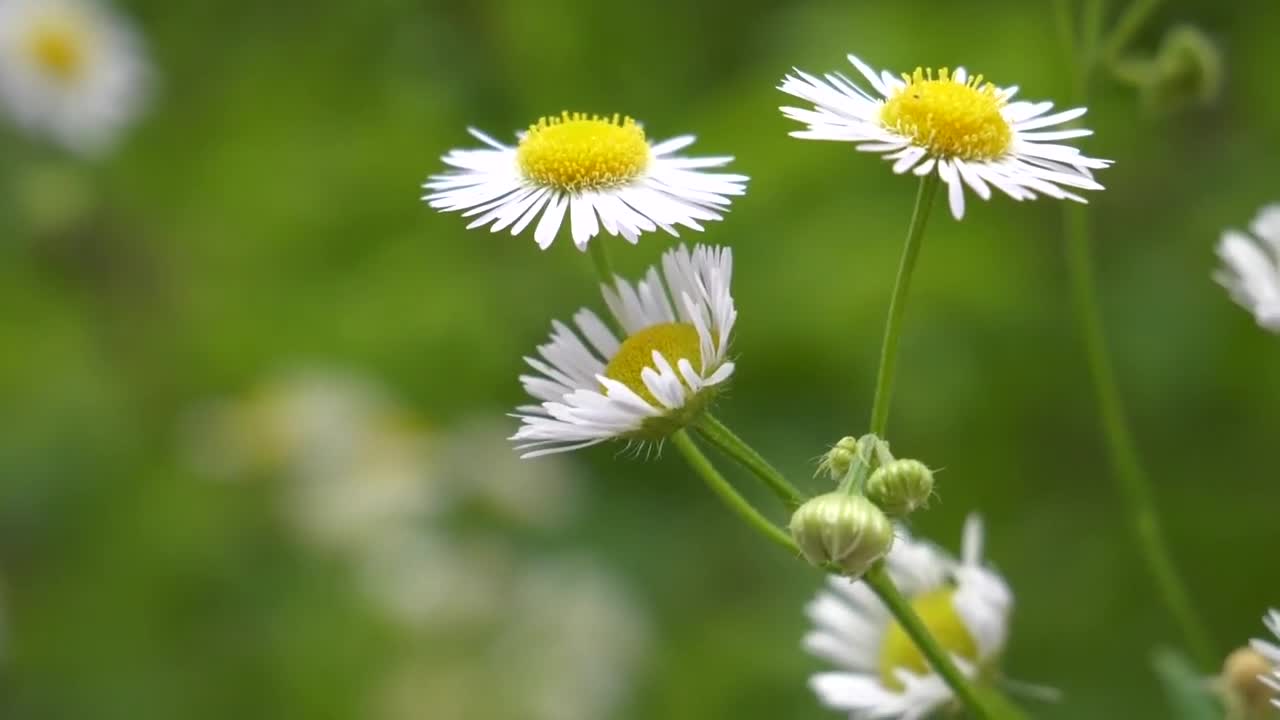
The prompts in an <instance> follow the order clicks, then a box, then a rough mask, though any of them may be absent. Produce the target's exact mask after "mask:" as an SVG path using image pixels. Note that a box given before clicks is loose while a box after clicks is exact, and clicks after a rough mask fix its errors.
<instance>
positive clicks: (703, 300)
mask: <svg viewBox="0 0 1280 720" xmlns="http://www.w3.org/2000/svg"><path fill="white" fill-rule="evenodd" d="M732 273H733V255H732V254H731V252H730V251H729V249H728V248H717V247H707V246H703V245H699V246H697V247H695V248H694V250H693V252H692V253H691V252H689V250H688V249H687V248H685V247H684V246H683V245H682V246H680V247H678V248H675V249H673V250H668V251H667V252H666V253H665V254H663V256H662V274H661V275H659V273H658V268H657V267H652V268H650V269H649V272H648V273H647V274H646V275H645V279H644V280H642V281H641V282H638V283H636V284H635V285H632V284H631V283H628V282H627V281H625V280H623V279H622V278H615V285H614V286H613V287H612V288H611V287H608V286H606V285H602V286H601V291H602V292H603V293H604V299H605V303H606V304H607V305H608V306H609V309H610V310H611V311H612V312H613V315H614V316H615V317H616V318H617V319H618V321H619V323H620V324H621V325H622V328H623V330H624V331H625V332H626V337H625V338H623V339H622V340H619V339H618V337H617V336H615V335H614V333H613V332H612V331H610V330H609V327H608V326H607V325H605V323H604V322H603V321H601V319H600V318H599V316H597V315H596V314H595V313H593V312H592V311H590V310H587V309H582V310H579V311H578V313H577V314H576V315H574V317H573V320H574V323H575V324H576V325H577V332H574V330H572V329H570V328H569V326H567V325H565V324H564V323H561V322H559V321H556V322H554V323H552V333H551V339H550V340H549V341H548V342H547V343H546V344H545V345H540V346H539V347H538V357H526V358H525V361H526V362H527V363H528V364H529V366H530V367H532V368H533V369H534V370H535V371H536V374H533V375H523V376H521V377H520V381H521V383H523V385H524V389H525V391H526V392H528V393H529V394H530V395H532V396H533V397H534V398H535V399H537V400H539V401H541V403H542V404H541V405H526V406H523V407H520V408H518V410H517V412H516V414H515V417H518V418H520V420H521V422H522V425H521V427H520V429H519V431H518V432H516V434H515V435H514V436H513V437H512V438H511V439H512V440H515V441H516V442H517V445H516V449H517V450H521V451H525V452H524V455H523V457H536V456H539V455H546V454H549V453H556V452H566V451H570V450H577V449H579V448H584V447H587V446H590V445H596V444H598V443H602V442H605V441H606V440H628V441H638V442H641V443H643V442H661V441H662V439H664V438H665V437H667V436H668V435H670V434H671V433H673V432H675V431H676V430H678V429H680V428H682V427H684V426H685V425H687V424H688V423H689V422H690V421H691V420H693V419H694V418H696V417H697V416H698V414H699V413H700V412H701V411H702V410H704V409H705V408H706V407H707V405H708V404H709V403H710V402H711V400H712V398H714V397H715V395H716V393H717V391H718V390H719V389H720V386H721V385H722V384H723V383H724V382H725V381H727V380H728V379H729V377H730V376H731V375H732V374H733V363H732V362H728V361H727V360H726V355H727V353H728V350H729V340H730V334H731V332H732V331H733V323H734V321H735V320H736V319H737V317H738V312H737V310H735V309H734V305H733V297H732V296H731V295H730V294H729V281H730V277H731V275H732ZM583 338H585V339H586V342H583Z"/></svg>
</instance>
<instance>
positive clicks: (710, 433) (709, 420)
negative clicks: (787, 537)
mask: <svg viewBox="0 0 1280 720" xmlns="http://www.w3.org/2000/svg"><path fill="white" fill-rule="evenodd" d="M694 429H696V430H697V431H698V434H700V435H702V437H703V438H705V439H706V440H707V442H709V443H711V444H712V445H714V446H715V447H716V449H718V450H719V451H720V452H723V453H724V454H725V455H728V456H729V457H731V458H733V459H734V460H736V461H737V462H738V463H739V464H740V465H742V466H743V467H745V468H747V469H748V470H750V471H751V472H752V473H755V475H756V477H758V478H760V479H761V480H762V481H764V484H765V485H767V486H769V489H770V490H771V491H773V494H774V495H777V496H778V499H779V500H781V501H782V502H783V503H784V504H785V505H786V506H787V510H791V511H794V510H795V509H796V508H798V507H800V505H801V504H803V503H804V501H805V500H806V497H805V494H804V493H802V492H800V490H799V489H797V488H796V486H794V485H792V484H791V483H790V482H788V481H787V479H786V478H785V477H783V475H782V473H781V472H778V470H777V468H775V467H774V466H772V465H770V464H769V461H768V460H765V459H764V457H763V456H762V455H760V453H758V452H756V450H755V448H753V447H751V446H750V445H748V444H747V443H746V441H744V440H743V439H742V438H740V437H738V436H737V435H736V434H734V432H733V431H732V430H730V429H729V428H728V427H726V426H725V424H724V423H722V422H720V421H719V420H717V419H716V418H715V417H714V416H712V414H711V413H709V412H704V413H703V414H702V417H701V418H699V419H698V422H697V423H696V424H695V425H694Z"/></svg>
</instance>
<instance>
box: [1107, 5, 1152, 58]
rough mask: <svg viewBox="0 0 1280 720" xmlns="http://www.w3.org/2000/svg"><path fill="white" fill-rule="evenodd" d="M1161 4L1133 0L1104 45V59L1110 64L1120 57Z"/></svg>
mask: <svg viewBox="0 0 1280 720" xmlns="http://www.w3.org/2000/svg"><path fill="white" fill-rule="evenodd" d="M1160 2H1161V0H1133V2H1131V3H1129V7H1127V8H1125V11H1124V13H1123V14H1122V15H1120V19H1119V20H1117V21H1116V24H1115V27H1113V28H1112V29H1111V32H1110V33H1109V34H1108V35H1107V38H1106V40H1105V41H1104V42H1103V43H1102V52H1101V57H1102V59H1103V60H1105V61H1108V62H1109V61H1111V60H1114V59H1116V58H1117V57H1119V56H1120V53H1122V52H1124V49H1125V48H1126V47H1128V46H1129V43H1130V42H1132V41H1133V36H1134V35H1137V34H1138V31H1139V30H1141V29H1142V26H1143V25H1146V24H1147V20H1149V19H1150V18H1151V14H1152V13H1154V12H1155V11H1156V9H1157V8H1159V7H1160Z"/></svg>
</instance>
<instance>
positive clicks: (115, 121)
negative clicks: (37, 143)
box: [0, 0, 149, 154]
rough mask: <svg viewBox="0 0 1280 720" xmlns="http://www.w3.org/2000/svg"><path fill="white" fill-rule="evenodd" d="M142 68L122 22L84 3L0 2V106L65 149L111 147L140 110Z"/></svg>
mask: <svg viewBox="0 0 1280 720" xmlns="http://www.w3.org/2000/svg"><path fill="white" fill-rule="evenodd" d="M148 74H149V73H148V66H147V63H146V60H145V58H144V57H143V54H142V50H141V47H140V44H139V42H138V40H137V38H136V36H135V35H134V33H133V30H132V29H131V28H130V27H129V25H128V24H127V23H126V22H125V20H124V19H123V18H121V17H119V16H117V15H115V14H113V13H111V12H110V11H108V10H107V9H106V8H105V7H104V6H103V5H101V4H99V3H97V2H93V1H91V0H0V104H2V105H4V106H5V108H6V109H7V110H8V112H9V114H10V115H11V116H12V117H13V119H14V120H15V121H16V122H17V123H18V124H19V125H21V126H23V127H25V128H27V129H28V130H31V131H33V132H40V133H43V134H45V135H48V136H50V137H52V138H53V139H55V140H56V141H57V142H59V143H61V144H62V145H64V146H66V147H68V148H69V149H71V150H73V151H76V152H81V153H86V154H89V153H95V152H99V151H101V150H104V149H105V148H106V147H107V146H109V145H110V143H111V141H112V140H113V139H114V138H115V136H116V134H117V133H118V131H119V130H120V129H121V128H122V127H123V126H124V125H126V124H128V123H129V122H130V121H131V120H132V119H133V118H134V116H135V115H136V114H137V112H138V110H139V109H140V108H141V105H142V100H143V97H144V95H145V89H146V84H147V83H146V81H147V76H148Z"/></svg>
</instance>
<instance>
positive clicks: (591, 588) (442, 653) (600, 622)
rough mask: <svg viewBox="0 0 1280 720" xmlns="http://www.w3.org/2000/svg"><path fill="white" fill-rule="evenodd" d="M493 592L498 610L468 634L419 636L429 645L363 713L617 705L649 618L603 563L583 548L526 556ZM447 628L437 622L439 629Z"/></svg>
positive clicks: (600, 710) (538, 719)
mask: <svg viewBox="0 0 1280 720" xmlns="http://www.w3.org/2000/svg"><path fill="white" fill-rule="evenodd" d="M494 600H495V601H496V602H498V603H500V604H501V613H500V615H499V616H498V617H497V618H496V619H495V620H494V621H493V622H492V623H491V624H489V625H488V626H484V627H476V626H469V627H468V628H467V631H466V635H465V637H466V638H467V640H466V641H465V642H461V643H459V642H453V643H449V642H436V643H430V642H420V643H417V644H416V647H419V648H423V649H427V650H428V651H429V653H428V654H425V655H424V656H421V657H418V658H415V659H413V660H411V661H410V662H409V663H407V664H405V665H403V666H401V667H399V668H396V669H395V670H394V671H393V672H392V674H391V675H390V676H389V677H388V679H387V682H386V685H385V687H383V688H382V690H381V692H380V694H379V695H378V696H377V697H376V698H375V702H374V708H373V709H372V710H371V712H370V713H368V715H369V716H371V717H375V718H380V719H382V720H410V719H412V720H419V719H420V718H422V717H424V712H426V713H427V714H428V715H430V716H431V717H441V718H488V719H489V720H599V718H607V717H613V716H614V715H615V713H616V712H617V711H618V709H619V708H621V707H623V706H624V704H625V703H626V701H627V699H628V696H629V695H630V693H631V692H632V691H633V690H634V688H635V685H636V678H637V675H638V674H639V671H640V670H641V667H642V665H643V663H644V660H645V658H646V656H647V654H648V635H649V628H648V623H647V621H646V617H645V615H644V613H643V611H642V609H641V608H640V607H638V606H637V605H636V603H635V602H634V601H633V600H632V598H631V595H630V593H628V592H627V590H626V588H625V587H623V586H622V585H621V584H619V582H618V581H617V579H616V578H615V577H614V576H613V575H611V574H610V573H609V572H608V570H607V568H603V567H601V566H600V565H599V564H597V563H595V562H593V561H591V560H590V559H588V558H582V557H575V558H553V559H550V560H544V561H535V562H531V563H528V564H526V565H525V566H524V567H522V568H520V569H519V571H518V572H516V573H514V576H513V577H507V578H505V583H504V586H503V590H502V592H499V593H495V596H494ZM453 629H455V628H451V627H448V626H444V625H441V626H440V627H438V628H437V630H438V631H439V632H440V635H439V636H437V637H444V638H448V637H449V634H448V633H449V632H450V631H451V630H453ZM428 637H429V638H430V637H433V636H430V635H429V636H428ZM495 677H500V678H502V682H501V686H502V687H501V692H494V678H495Z"/></svg>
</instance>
